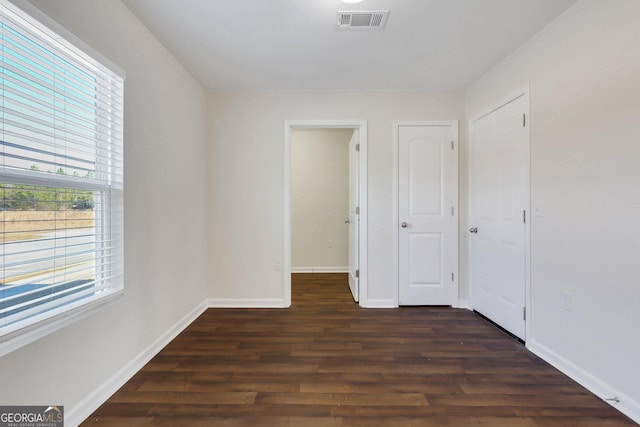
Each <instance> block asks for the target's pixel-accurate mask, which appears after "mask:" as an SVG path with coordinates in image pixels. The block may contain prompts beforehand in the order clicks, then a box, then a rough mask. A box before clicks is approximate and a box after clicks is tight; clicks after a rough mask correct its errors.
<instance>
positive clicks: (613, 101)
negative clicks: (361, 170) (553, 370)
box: [462, 0, 640, 420]
mask: <svg viewBox="0 0 640 427" xmlns="http://www.w3.org/2000/svg"><path fill="white" fill-rule="evenodd" d="M639 17H640V2H638V1H637V0H617V1H615V2H608V1H601V0H582V1H579V2H578V3H576V4H575V5H574V6H573V7H571V8H570V9H569V10H568V11H567V12H566V13H564V14H563V15H561V16H560V17H559V18H558V19H557V20H556V21H555V22H553V23H552V24H550V25H549V26H548V27H547V28H546V29H544V30H543V31H542V32H540V33H539V34H538V35H536V36H535V37H534V38H533V39H531V40H530V41H529V42H527V43H526V44H525V45H524V46H522V47H521V48H520V49H519V50H517V51H516V52H515V53H513V54H512V55H511V56H509V57H508V58H507V59H506V60H504V61H503V62H502V63H500V64H499V65H498V66H496V67H495V68H494V69H492V70H491V71H490V72H488V73H487V74H486V75H485V76H484V77H483V78H481V79H480V80H478V81H477V82H476V83H475V84H474V85H473V86H472V87H471V88H470V89H469V90H468V93H467V107H468V117H470V118H472V117H474V116H476V115H477V114H478V113H480V112H482V111H484V110H486V109H487V108H488V107H490V106H493V105H495V103H496V102H498V101H500V100H501V99H502V98H503V97H505V96H507V95H508V94H509V92H511V91H512V90H513V89H514V88H516V87H519V86H522V85H523V84H525V83H527V82H530V85H531V86H530V87H531V205H532V207H534V208H535V207H536V206H537V207H539V209H540V212H541V215H539V216H536V215H535V213H534V216H533V218H532V272H531V279H532V283H531V307H530V316H529V321H530V322H531V336H530V337H528V345H529V346H530V348H531V349H532V350H534V351H535V352H537V353H539V354H542V355H544V356H545V357H546V358H547V359H548V360H550V361H552V362H553V363H555V364H556V365H557V366H559V367H561V368H563V369H564V370H565V371H566V372H569V373H571V374H572V376H574V378H576V379H579V380H581V381H582V382H583V383H585V384H588V385H589V386H590V387H591V388H592V390H594V391H596V392H597V393H598V394H600V395H601V396H604V397H613V396H618V397H619V398H620V399H621V403H620V405H618V407H619V408H620V409H621V410H623V411H624V412H626V413H628V414H631V415H633V416H634V418H635V419H636V420H640V369H638V361H639V360H640V340H639V339H638V325H640V310H639V309H638V301H640V262H638V261H639V260H640V227H638V218H639V217H640V190H639V189H640V167H639V165H640V138H639V136H640V127H639V125H640V49H639V46H640V25H638V18H639ZM467 227H468V224H464V226H463V227H462V228H463V229H465V228H467ZM562 292H567V293H569V294H570V295H571V311H566V310H563V309H561V307H560V305H561V293H562Z"/></svg>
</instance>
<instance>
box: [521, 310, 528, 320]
mask: <svg viewBox="0 0 640 427" xmlns="http://www.w3.org/2000/svg"><path fill="white" fill-rule="evenodd" d="M522 320H527V307H522Z"/></svg>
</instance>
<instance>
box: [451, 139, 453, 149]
mask: <svg viewBox="0 0 640 427" xmlns="http://www.w3.org/2000/svg"><path fill="white" fill-rule="evenodd" d="M451 149H452V150H453V141H451Z"/></svg>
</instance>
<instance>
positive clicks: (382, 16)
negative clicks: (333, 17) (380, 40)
mask: <svg viewBox="0 0 640 427" xmlns="http://www.w3.org/2000/svg"><path fill="white" fill-rule="evenodd" d="M388 16H389V11H388V10H360V11H342V12H338V28H339V29H345V30H346V29H349V30H369V29H373V28H382V27H384V24H386V22H387V17H388Z"/></svg>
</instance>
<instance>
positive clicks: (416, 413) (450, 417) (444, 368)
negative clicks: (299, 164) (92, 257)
mask: <svg viewBox="0 0 640 427" xmlns="http://www.w3.org/2000/svg"><path fill="white" fill-rule="evenodd" d="M292 294H293V295H292V302H293V304H292V308H291V309H288V310H278V309H210V310H207V311H206V312H205V313H204V314H203V315H202V316H200V317H199V318H198V319H197V320H196V321H195V322H194V323H193V324H191V325H190V326H189V327H188V328H187V329H186V330H185V331H184V332H182V333H181V334H180V335H179V336H178V337H177V338H176V339H175V340H173V341H172V342H171V343H170V344H169V345H168V346H167V347H166V348H165V349H163V350H162V351H161V352H160V353H159V354H158V355H157V356H156V357H155V358H154V359H153V360H152V361H151V362H150V363H149V364H147V365H146V366H145V367H144V368H143V369H142V370H141V371H140V372H139V373H138V374H136V375H135V376H134V377H133V378H132V379H131V380H130V381H129V382H128V383H127V384H126V385H124V386H123V387H122V388H121V389H120V390H119V391H118V392H117V393H116V394H114V395H113V396H112V397H111V398H110V399H109V400H108V401H107V402H106V403H105V404H104V405H102V406H101V407H100V408H99V409H98V410H97V411H96V412H95V413H94V414H93V415H91V416H90V417H89V418H88V419H87V420H86V421H85V422H84V423H83V424H82V425H83V426H90V425H93V424H100V425H110V426H146V425H154V426H283V425H287V426H393V427H398V426H438V427H440V426H442V427H452V426H459V427H468V426H487V427H539V426H554V427H555V426H560V427H565V426H566V427H574V426H581V427H582V426H584V427H586V426H593V427H606V426H616V427H617V426H635V425H636V424H635V423H633V422H632V421H630V420H629V419H627V418H625V417H624V416H623V415H621V414H620V413H619V412H617V411H616V410H614V409H613V408H611V407H610V406H609V405H607V404H605V403H604V402H602V401H601V400H600V399H598V398H597V397H595V396H594V395H592V394H591V393H589V392H588V391H587V390H585V389H584V388H582V387H581V386H579V385H577V384H576V383H575V382H573V381H572V380H570V379H569V378H567V377H566V376H565V375H563V374H561V373H560V372H558V371H557V370H556V369H554V368H552V367H551V366H550V365H548V364H547V363H545V362H544V361H542V360H541V359H539V358H538V357H536V356H534V355H533V354H532V353H530V352H529V351H527V350H526V349H525V348H524V347H523V346H522V345H521V344H520V343H519V342H517V341H515V340H513V339H512V338H511V337H509V336H507V335H506V334H504V333H503V332H502V331H500V330H499V329H497V328H495V327H494V326H492V325H491V324H489V323H488V322H486V321H484V320H483V319H481V318H479V317H478V316H476V315H475V314H473V313H472V312H469V311H467V310H456V309H451V308H426V307H416V308H408V307H405V308H400V309H395V310H391V309H389V310H384V309H379V310H373V309H369V310H366V309H361V308H359V307H358V306H357V305H356V304H354V303H353V301H352V299H351V295H350V293H349V290H348V286H347V284H346V275H340V274H296V275H294V276H293V285H292Z"/></svg>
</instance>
